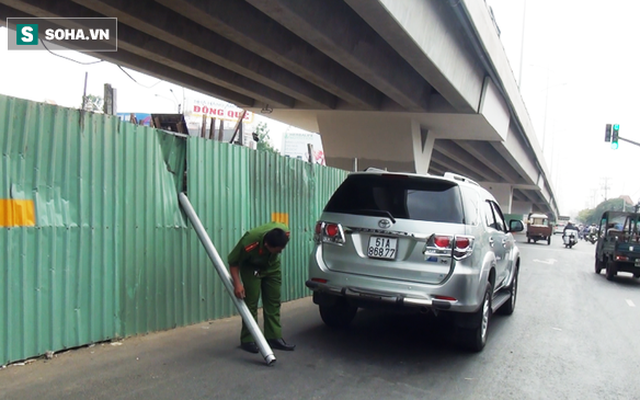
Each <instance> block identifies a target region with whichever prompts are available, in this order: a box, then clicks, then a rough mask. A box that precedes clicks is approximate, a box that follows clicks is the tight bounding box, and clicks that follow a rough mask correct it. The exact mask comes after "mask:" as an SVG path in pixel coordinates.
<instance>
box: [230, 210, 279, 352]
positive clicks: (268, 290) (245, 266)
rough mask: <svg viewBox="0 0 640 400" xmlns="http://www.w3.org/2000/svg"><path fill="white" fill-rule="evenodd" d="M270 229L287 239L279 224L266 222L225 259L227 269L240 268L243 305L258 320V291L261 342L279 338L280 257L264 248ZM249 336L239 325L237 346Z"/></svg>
mask: <svg viewBox="0 0 640 400" xmlns="http://www.w3.org/2000/svg"><path fill="white" fill-rule="evenodd" d="M274 228H280V229H282V230H284V231H285V232H286V233H287V236H288V235H289V228H288V227H287V226H286V225H285V224H281V223H279V222H270V223H268V224H264V225H262V226H259V227H257V228H254V229H252V230H250V231H249V232H247V233H245V234H244V236H242V239H240V241H239V242H238V244H236V247H234V248H233V250H231V253H229V256H228V257H227V262H228V263H229V266H236V265H237V266H239V267H240V277H241V278H242V284H243V285H244V291H245V298H244V301H245V303H246V304H247V307H248V308H249V311H251V315H253V318H254V319H255V320H256V321H257V320H258V318H257V317H258V299H259V298H260V292H261V291H262V314H263V317H264V337H265V339H280V338H282V327H281V326H280V288H281V286H282V272H281V271H280V254H272V253H270V252H269V250H267V249H266V248H265V247H264V235H265V234H266V233H267V232H269V231H270V230H272V229H274ZM254 341H255V340H254V339H253V336H251V332H250V331H249V329H247V327H246V326H245V323H244V321H242V331H241V333H240V342H242V343H248V342H254Z"/></svg>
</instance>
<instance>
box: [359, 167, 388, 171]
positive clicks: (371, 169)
mask: <svg viewBox="0 0 640 400" xmlns="http://www.w3.org/2000/svg"><path fill="white" fill-rule="evenodd" d="M364 172H387V170H386V169H382V168H376V167H367V168H365V170H364Z"/></svg>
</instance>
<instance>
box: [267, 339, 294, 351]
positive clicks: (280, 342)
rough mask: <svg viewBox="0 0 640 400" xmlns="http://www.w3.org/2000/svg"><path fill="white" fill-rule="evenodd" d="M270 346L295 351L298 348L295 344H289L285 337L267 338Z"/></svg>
mask: <svg viewBox="0 0 640 400" xmlns="http://www.w3.org/2000/svg"><path fill="white" fill-rule="evenodd" d="M267 342H268V343H269V346H271V347H272V348H274V349H278V350H285V351H293V350H294V349H295V348H296V345H295V344H287V342H285V341H284V339H267Z"/></svg>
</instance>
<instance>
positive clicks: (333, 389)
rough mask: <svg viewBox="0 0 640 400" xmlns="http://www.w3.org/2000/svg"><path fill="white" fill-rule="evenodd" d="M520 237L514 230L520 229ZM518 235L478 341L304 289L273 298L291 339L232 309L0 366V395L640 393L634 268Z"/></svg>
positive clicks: (417, 318)
mask: <svg viewBox="0 0 640 400" xmlns="http://www.w3.org/2000/svg"><path fill="white" fill-rule="evenodd" d="M519 239H522V236H519ZM560 242H561V238H560V237H559V236H557V235H556V236H554V237H553V239H552V243H551V245H550V246H547V245H546V243H544V244H543V243H542V242H540V243H538V244H527V243H526V240H525V242H524V243H523V242H522V240H520V243H519V247H520V249H521V253H522V267H521V272H520V290H519V296H518V301H517V306H516V310H515V312H514V314H513V315H512V316H510V317H505V316H495V317H494V318H493V319H492V320H491V323H490V328H489V341H488V343H487V346H486V347H485V349H484V351H483V352H481V353H478V354H475V353H468V352H466V351H463V350H460V349H459V348H458V347H457V346H456V344H455V343H454V342H453V341H452V340H451V331H450V329H448V328H447V327H446V326H443V325H442V324H439V323H437V321H436V322H434V321H433V319H431V318H428V317H425V316H422V315H393V314H388V313H381V312H371V311H366V310H365V311H362V310H361V311H360V312H359V314H358V315H357V317H356V320H355V321H354V324H353V326H352V328H351V329H349V330H346V331H335V330H331V329H329V328H327V327H325V326H324V325H323V323H322V321H321V320H320V317H319V315H318V311H317V308H316V306H315V305H313V303H312V301H311V299H310V298H305V299H301V300H297V301H294V302H289V303H286V304H285V305H284V306H283V326H284V333H285V339H286V340H287V341H289V342H293V343H296V344H297V345H298V348H297V349H296V351H295V352H282V351H276V353H275V354H276V357H277V362H276V363H275V365H274V366H273V367H267V366H266V364H265V363H264V361H263V360H262V357H261V356H260V355H259V354H258V355H254V354H249V353H246V352H244V351H242V350H240V349H239V348H238V347H237V346H238V341H239V339H238V337H239V329H240V319H239V317H234V318H229V319H223V320H217V321H212V322H207V323H200V324H196V325H192V326H189V327H185V328H178V329H174V330H171V331H167V332H160V333H154V334H150V335H146V336H139V337H134V338H128V339H125V340H123V341H121V342H117V343H113V344H112V343H104V344H97V345H95V346H93V347H87V348H82V349H78V350H72V351H68V352H65V353H60V354H57V355H56V356H55V357H54V358H53V359H51V360H44V359H38V360H34V361H33V362H30V363H27V364H25V365H13V366H9V367H7V368H5V369H2V370H0V399H21V400H23V399H62V398H64V399H287V400H290V399H363V400H372V399H394V400H395V399H398V400H400V399H640V377H639V374H640V280H637V279H634V278H632V277H631V275H630V274H624V273H623V274H620V275H619V276H618V277H617V279H616V280H615V281H613V282H609V281H607V280H606V279H605V277H604V274H602V275H596V274H595V273H594V265H593V264H594V257H593V254H594V245H592V244H590V243H588V242H584V241H581V242H580V243H579V244H578V245H577V246H576V247H574V248H573V249H565V248H564V247H563V246H562V245H561V243H560Z"/></svg>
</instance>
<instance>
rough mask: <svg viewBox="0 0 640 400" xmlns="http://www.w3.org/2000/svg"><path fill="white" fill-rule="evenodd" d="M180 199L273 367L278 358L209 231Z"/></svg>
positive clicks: (189, 206) (261, 349)
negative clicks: (239, 294) (236, 290)
mask: <svg viewBox="0 0 640 400" xmlns="http://www.w3.org/2000/svg"><path fill="white" fill-rule="evenodd" d="M179 198H180V204H181V205H182V208H183V209H184V211H185V213H186V214H187V217H188V218H189V221H191V223H192V224H193V228H194V229H195V231H196V233H197V234H198V238H199V239H200V241H201V242H202V245H203V246H204V249H205V250H206V251H207V255H208V256H209V258H210V259H211V262H213V266H214V267H216V270H217V271H218V275H219V276H220V279H222V283H223V284H224V287H225V289H227V292H228V293H229V297H231V300H233V304H234V305H235V306H236V308H237V309H238V311H239V312H240V315H241V316H242V320H243V321H244V323H245V324H246V325H247V328H249V331H250V332H251V335H252V336H253V338H254V339H255V341H256V344H257V345H258V348H259V349H260V353H261V354H262V357H264V360H265V362H266V363H267V365H273V363H274V362H275V361H276V357H275V356H274V355H273V350H272V349H271V347H270V346H269V344H268V343H267V341H266V339H265V338H264V335H263V334H262V331H261V330H260V327H259V326H258V323H257V322H256V320H254V319H253V316H252V315H251V312H249V308H247V305H246V304H245V302H244V300H240V299H238V298H237V297H236V295H235V294H234V293H233V284H232V283H231V275H230V274H229V271H227V269H226V268H225V265H224V262H223V261H222V258H220V255H219V254H218V251H217V250H216V248H215V246H214V245H213V243H212V242H211V239H210V238H209V235H208V234H207V231H206V230H205V229H204V226H202V223H201V222H200V219H199V218H198V215H197V214H196V212H195V210H194V209H193V207H192V206H191V202H190V201H189V198H188V197H187V195H185V194H184V193H180V195H179Z"/></svg>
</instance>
